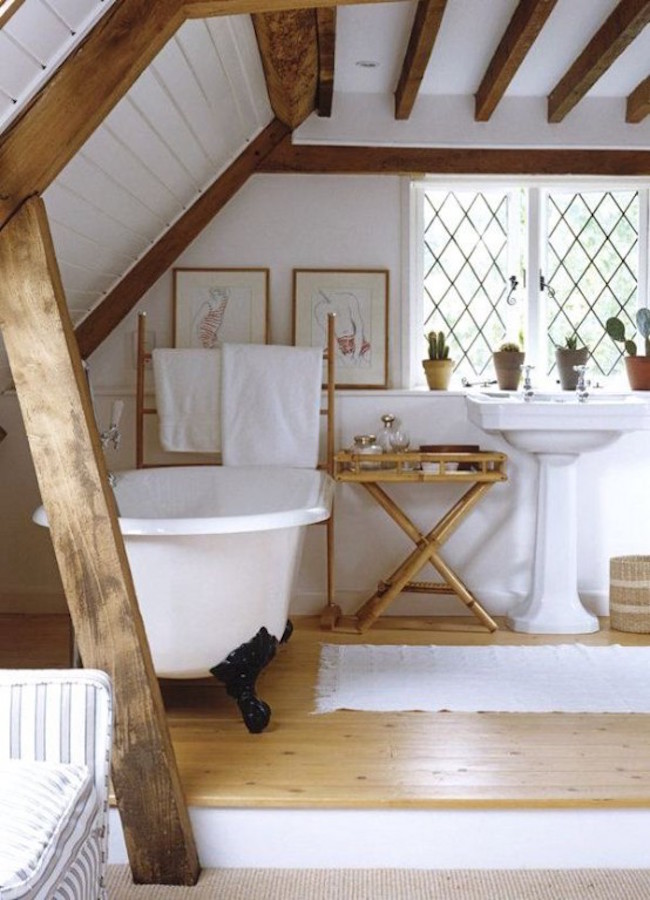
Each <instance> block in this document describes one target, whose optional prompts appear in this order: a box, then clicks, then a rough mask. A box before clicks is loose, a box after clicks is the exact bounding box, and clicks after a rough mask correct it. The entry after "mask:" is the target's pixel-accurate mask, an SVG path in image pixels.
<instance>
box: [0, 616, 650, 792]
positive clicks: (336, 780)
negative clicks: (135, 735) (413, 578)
mask: <svg viewBox="0 0 650 900" xmlns="http://www.w3.org/2000/svg"><path fill="white" fill-rule="evenodd" d="M1 619H2V621H1V627H0V665H2V666H15V665H28V666H33V665H40V664H41V663H40V662H39V654H38V646H39V645H40V646H41V648H42V651H43V656H44V657H47V658H48V659H49V660H50V662H49V663H48V664H50V665H67V660H68V658H69V656H68V644H67V633H66V631H65V627H64V623H65V617H43V619H42V625H43V634H44V637H43V639H42V641H41V638H40V637H39V628H37V627H36V622H35V621H34V619H33V617H23V616H4V617H1ZM53 619H60V620H63V623H62V622H61V621H59V622H58V623H54V624H53V623H52V620H53ZM20 620H25V621H20ZM294 624H295V625H296V629H295V632H294V635H293V637H292V638H291V640H290V642H289V643H288V644H287V645H286V646H284V647H281V648H280V650H279V653H278V656H277V657H276V659H275V660H274V661H273V662H272V663H271V665H270V666H269V668H268V669H267V670H266V671H265V672H264V673H263V674H262V676H261V677H260V679H259V682H258V692H259V694H260V696H261V697H262V698H263V699H265V700H266V701H267V702H268V703H269V704H270V705H271V707H272V709H273V718H272V720H271V724H270V726H269V728H268V729H267V731H265V732H264V733H263V734H260V735H250V734H248V732H247V731H246V729H245V728H244V726H243V724H242V722H241V719H240V717H239V714H238V712H237V710H236V707H235V704H234V702H233V701H232V700H231V699H230V698H228V697H227V696H226V694H225V692H224V690H223V688H221V687H220V686H219V685H217V684H216V683H214V682H211V681H209V682H192V683H188V682H178V681H176V682H169V681H166V682H162V687H163V695H164V697H165V703H166V707H167V710H168V715H169V723H170V729H171V733H172V740H173V742H174V747H175V749H176V753H177V758H178V763H179V769H180V772H181V778H182V781H183V786H184V788H185V791H186V795H187V800H188V803H189V804H190V805H192V806H217V807H242V808H247V807H255V808H261V807H287V808H310V807H315V808H339V809H340V808H372V807H383V808H387V807H391V808H507V807H519V808H522V807H523V808H542V807H546V808H550V807H554V808H562V807H592V808H594V807H595V808H603V807H646V806H650V740H649V738H650V717H649V716H645V715H618V714H617V715H613V714H607V715H594V714H569V713H552V714H514V713H508V714H498V713H449V712H447V713H423V712H403V713H360V712H351V711H339V712H335V713H331V714H327V715H313V714H312V711H313V708H314V697H313V692H314V683H315V678H316V673H317V668H318V655H319V647H320V644H321V643H353V642H361V643H398V644H413V643H416V644H428V643H445V644H449V643H457V644H485V643H493V642H494V643H500V644H541V643H551V642H553V643H567V642H578V643H589V644H610V643H620V644H630V645H647V644H649V643H650V636H646V635H631V634H625V633H623V632H610V631H609V630H608V628H607V623H606V622H603V630H601V631H600V632H598V633H597V634H595V635H579V636H576V637H569V636H566V635H563V636H558V637H550V636H546V635H544V636H539V635H534V636H532V635H522V634H514V633H512V632H510V631H508V630H506V629H503V630H500V631H498V632H496V633H495V634H492V635H490V634H487V633H486V632H485V631H484V630H482V629H480V628H478V627H477V626H475V625H473V624H472V620H471V619H468V618H463V619H455V620H450V619H446V620H444V624H445V625H446V626H447V627H451V628H454V629H455V630H451V631H447V630H445V631H441V630H439V627H436V628H435V630H430V629H423V628H422V625H423V624H426V623H423V622H422V620H417V621H407V620H404V619H399V620H398V619H392V618H391V617H385V618H384V619H381V620H379V621H378V622H377V623H376V625H375V626H374V627H373V628H372V629H371V631H370V632H368V633H367V634H365V635H363V636H362V637H358V636H354V635H350V634H338V633H333V632H330V631H323V630H321V629H320V627H319V624H318V621H317V619H315V618H303V619H300V618H299V619H297V620H295V622H294ZM396 624H399V625H401V626H405V625H411V626H419V627H412V628H404V627H400V628H396V627H395V625H396ZM430 624H431V626H439V625H440V624H442V620H431V623H430ZM57 629H58V631H57ZM53 641H54V642H56V643H57V647H58V650H56V651H55V648H54V646H53ZM21 645H24V655H23V656H21ZM57 653H58V656H57ZM21 659H23V660H24V661H23V662H21V661H20V660H21ZM57 660H58V661H57Z"/></svg>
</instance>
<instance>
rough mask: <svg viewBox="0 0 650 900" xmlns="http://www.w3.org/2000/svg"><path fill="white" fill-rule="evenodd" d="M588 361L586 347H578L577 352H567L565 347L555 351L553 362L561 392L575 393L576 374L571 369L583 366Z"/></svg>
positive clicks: (587, 349)
mask: <svg viewBox="0 0 650 900" xmlns="http://www.w3.org/2000/svg"><path fill="white" fill-rule="evenodd" d="M588 359H589V348H588V347H579V348H578V349H577V350H567V348H566V347H558V348H557V349H556V351H555V362H556V365H557V373H558V375H559V377H560V387H561V388H562V390H563V391H575V389H576V387H577V384H578V373H577V372H574V371H573V367H574V366H585V365H586V364H587V360H588Z"/></svg>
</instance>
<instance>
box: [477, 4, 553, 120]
mask: <svg viewBox="0 0 650 900" xmlns="http://www.w3.org/2000/svg"><path fill="white" fill-rule="evenodd" d="M556 3H557V0H520V2H519V5H518V6H517V8H516V10H515V11H514V14H513V16H512V19H511V20H510V23H509V24H508V27H507V28H506V30H505V32H504V34H503V37H502V38H501V41H500V42H499V46H498V47H497V49H496V51H495V53H494V56H493V57H492V59H491V60H490V64H489V66H488V67H487V69H486V71H485V75H484V76H483V80H482V81H481V84H480V87H479V89H478V91H477V92H476V95H475V118H476V121H477V122H487V121H488V120H489V118H490V116H491V115H492V113H493V112H494V110H495V109H496V106H497V104H498V103H499V101H500V100H501V98H502V97H503V95H504V94H505V92H506V89H507V87H508V85H509V84H510V82H511V81H512V79H513V78H514V76H515V74H516V72H517V69H518V68H519V66H520V65H521V64H522V62H523V61H524V58H525V56H526V54H527V53H528V51H529V50H530V48H531V47H532V46H533V44H534V42H535V39H536V38H537V35H538V34H539V33H540V31H541V30H542V28H543V27H544V25H545V24H546V20H547V19H548V17H549V16H550V14H551V13H552V12H553V8H554V7H555V4H556Z"/></svg>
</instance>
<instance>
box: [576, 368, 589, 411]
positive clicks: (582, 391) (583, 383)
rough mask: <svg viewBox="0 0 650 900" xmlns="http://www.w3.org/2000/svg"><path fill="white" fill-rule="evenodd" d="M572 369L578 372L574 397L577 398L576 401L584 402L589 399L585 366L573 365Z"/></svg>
mask: <svg viewBox="0 0 650 900" xmlns="http://www.w3.org/2000/svg"><path fill="white" fill-rule="evenodd" d="M573 371H574V372H577V373H578V383H577V384H576V397H577V398H578V403H586V402H587V400H588V399H589V382H588V381H587V366H574V367H573Z"/></svg>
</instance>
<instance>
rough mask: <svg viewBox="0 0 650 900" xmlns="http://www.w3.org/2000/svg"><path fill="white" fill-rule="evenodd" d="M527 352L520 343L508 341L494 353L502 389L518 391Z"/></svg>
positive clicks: (499, 383) (493, 358) (495, 368)
mask: <svg viewBox="0 0 650 900" xmlns="http://www.w3.org/2000/svg"><path fill="white" fill-rule="evenodd" d="M525 358H526V354H525V353H524V351H523V350H522V349H521V347H520V346H519V344H516V343H515V342H514V341H506V343H505V344H501V346H500V347H499V349H498V350H495V351H494V353H493V354H492V360H493V362H494V370H495V372H496V376H497V384H498V385H499V388H500V389H501V390H502V391H516V390H517V388H518V387H519V381H520V379H521V367H522V366H523V364H524V359H525Z"/></svg>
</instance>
